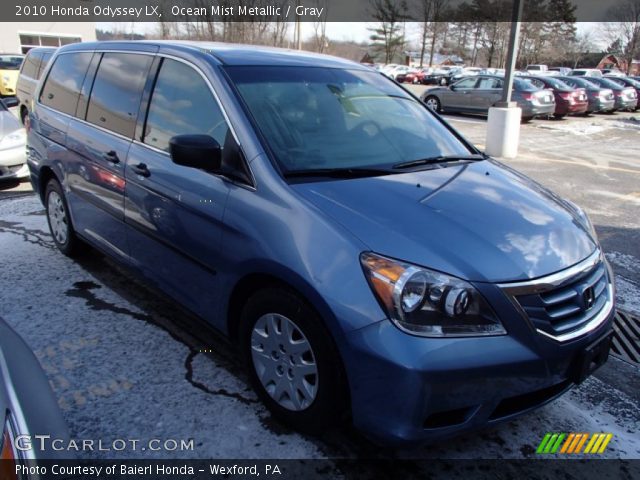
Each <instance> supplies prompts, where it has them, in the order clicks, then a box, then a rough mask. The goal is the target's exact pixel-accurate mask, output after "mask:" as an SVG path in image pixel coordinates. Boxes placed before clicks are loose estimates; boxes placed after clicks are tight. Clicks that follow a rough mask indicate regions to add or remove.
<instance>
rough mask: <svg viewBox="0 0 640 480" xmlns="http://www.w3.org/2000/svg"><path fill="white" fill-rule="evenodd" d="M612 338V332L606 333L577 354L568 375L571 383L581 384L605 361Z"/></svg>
mask: <svg viewBox="0 0 640 480" xmlns="http://www.w3.org/2000/svg"><path fill="white" fill-rule="evenodd" d="M612 337H613V331H611V332H609V333H607V334H606V335H605V336H604V337H600V338H599V339H597V340H596V341H595V342H593V343H592V344H591V345H588V346H587V347H586V348H585V349H584V350H583V351H582V352H580V353H579V354H578V356H577V357H576V359H575V361H574V364H573V368H572V374H571V375H570V377H571V380H572V381H574V382H575V383H582V382H583V381H584V380H585V379H586V378H587V377H589V376H590V375H591V374H592V373H593V372H595V371H596V370H597V369H598V368H600V367H601V366H602V365H603V364H604V363H605V362H606V361H607V358H609V350H610V349H611V338H612Z"/></svg>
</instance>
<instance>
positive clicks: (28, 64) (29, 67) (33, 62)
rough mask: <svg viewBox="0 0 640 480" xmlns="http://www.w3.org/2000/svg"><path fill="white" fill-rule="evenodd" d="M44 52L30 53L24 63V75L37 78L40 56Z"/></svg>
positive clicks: (22, 72)
mask: <svg viewBox="0 0 640 480" xmlns="http://www.w3.org/2000/svg"><path fill="white" fill-rule="evenodd" d="M41 56H42V54H41V53H38V52H33V53H29V54H28V55H27V58H25V59H24V63H23V64H22V71H21V72H20V73H21V74H22V75H24V76H26V77H30V78H36V77H37V75H38V69H39V67H40V58H41Z"/></svg>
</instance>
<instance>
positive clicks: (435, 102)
mask: <svg viewBox="0 0 640 480" xmlns="http://www.w3.org/2000/svg"><path fill="white" fill-rule="evenodd" d="M424 103H425V104H426V105H427V107H429V108H430V109H431V110H433V111H434V112H438V113H440V112H441V111H442V104H441V103H440V100H439V99H438V97H436V96H434V95H429V96H428V97H427V98H425V99H424Z"/></svg>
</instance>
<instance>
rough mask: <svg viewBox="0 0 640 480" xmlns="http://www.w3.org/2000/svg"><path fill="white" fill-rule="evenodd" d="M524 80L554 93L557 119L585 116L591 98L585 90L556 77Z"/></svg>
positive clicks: (528, 77) (524, 76)
mask: <svg viewBox="0 0 640 480" xmlns="http://www.w3.org/2000/svg"><path fill="white" fill-rule="evenodd" d="M520 78H524V79H525V80H528V81H529V82H531V83H533V84H534V85H535V86H537V87H540V88H546V89H549V90H551V91H553V96H554V97H555V100H556V109H555V111H554V112H553V116H554V117H555V118H563V117H565V116H566V115H576V114H583V113H586V112H587V108H588V107H589V98H588V97H587V92H586V90H585V89H584V88H573V87H570V86H569V85H567V84H566V83H564V82H563V81H562V80H559V79H557V78H555V77H542V76H540V77H534V76H526V75H523V76H522V77H520Z"/></svg>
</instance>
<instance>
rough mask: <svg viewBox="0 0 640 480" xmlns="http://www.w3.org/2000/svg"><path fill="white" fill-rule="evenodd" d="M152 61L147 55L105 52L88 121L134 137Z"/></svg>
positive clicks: (94, 87)
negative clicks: (141, 99) (143, 91)
mask: <svg viewBox="0 0 640 480" xmlns="http://www.w3.org/2000/svg"><path fill="white" fill-rule="evenodd" d="M151 61H152V57H150V56H149V55H137V54H134V53H105V54H104V55H103V56H102V60H101V61H100V66H99V67H98V72H97V73H96V77H95V80H94V82H93V88H92V90H91V96H90V98H89V108H88V109H87V121H88V122H91V123H93V124H94V125H98V126H100V127H104V128H107V129H109V130H111V131H113V132H116V133H119V134H121V135H124V136H126V137H133V132H134V130H135V126H136V118H137V115H138V108H139V107H140V98H141V96H142V90H143V89H144V84H145V81H146V79H147V74H148V72H149V67H150V66H151Z"/></svg>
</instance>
